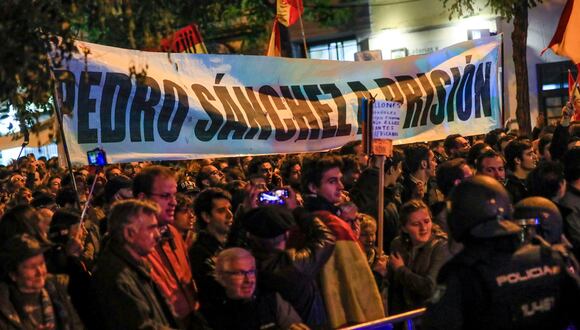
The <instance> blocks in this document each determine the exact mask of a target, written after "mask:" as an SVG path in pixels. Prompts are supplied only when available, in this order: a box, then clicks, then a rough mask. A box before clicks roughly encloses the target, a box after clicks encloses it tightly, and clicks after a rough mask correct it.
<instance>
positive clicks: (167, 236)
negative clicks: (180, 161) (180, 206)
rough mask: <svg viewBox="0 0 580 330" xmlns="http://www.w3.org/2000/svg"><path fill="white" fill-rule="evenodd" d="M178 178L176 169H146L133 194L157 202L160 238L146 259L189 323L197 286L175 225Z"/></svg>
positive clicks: (178, 314) (193, 314)
mask: <svg viewBox="0 0 580 330" xmlns="http://www.w3.org/2000/svg"><path fill="white" fill-rule="evenodd" d="M176 194H177V181H176V179H175V176H174V174H173V172H172V171H171V170H170V169H169V168H168V167H164V166H150V167H147V168H145V169H143V170H142V171H141V172H140V173H139V174H137V175H136V176H135V178H134V180H133V196H135V197H136V198H138V199H141V200H149V201H153V202H155V203H157V204H158V205H159V208H160V212H159V214H158V216H157V219H158V221H159V228H160V232H161V239H160V240H159V242H158V244H157V246H156V247H155V249H154V250H153V252H152V253H151V254H149V255H148V256H147V260H148V261H149V263H150V264H151V278H152V279H153V281H155V283H156V284H157V286H158V287H159V288H160V289H161V291H162V292H163V294H164V295H165V298H166V299H167V301H168V302H169V303H170V304H171V305H172V306H173V310H174V312H175V314H176V315H175V316H176V317H177V319H178V320H179V321H181V322H182V325H184V326H187V325H188V323H190V322H197V321H193V319H192V317H194V318H195V317H196V310H197V307H198V301H197V290H196V287H195V283H194V282H193V278H192V275H191V268H190V266H189V261H188V259H187V247H186V245H185V242H184V240H183V238H182V237H181V235H180V234H179V231H178V230H177V229H176V228H175V226H174V221H175V207H176V206H177V200H176Z"/></svg>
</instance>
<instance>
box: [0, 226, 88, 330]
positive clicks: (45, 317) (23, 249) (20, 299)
mask: <svg viewBox="0 0 580 330" xmlns="http://www.w3.org/2000/svg"><path fill="white" fill-rule="evenodd" d="M47 248H48V247H47V246H46V245H42V244H41V243H40V242H39V241H37V240H36V239H34V238H33V237H32V236H30V235H28V234H20V235H16V236H13V237H11V238H10V239H8V240H6V241H5V242H4V244H3V246H2V247H1V248H0V264H2V265H3V274H2V279H1V281H0V329H82V328H83V325H82V323H81V321H80V319H79V317H78V315H77V312H76V311H75V309H74V308H73V306H72V304H71V302H70V298H69V297H68V294H67V292H66V287H65V286H64V285H63V284H62V283H63V280H62V279H61V280H57V279H56V278H55V277H54V276H52V275H49V274H48V272H47V268H46V263H45V261H44V256H43V253H44V252H45V251H46V249H47Z"/></svg>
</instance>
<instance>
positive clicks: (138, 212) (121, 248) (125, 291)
mask: <svg viewBox="0 0 580 330" xmlns="http://www.w3.org/2000/svg"><path fill="white" fill-rule="evenodd" d="M158 211H159V208H158V207H157V206H156V205H155V204H152V203H150V202H145V201H137V200H133V199H129V200H125V201H121V202H118V204H116V205H114V206H113V209H112V210H111V214H110V216H109V234H110V241H109V242H108V244H107V246H106V247H105V250H104V251H103V254H102V255H101V256H100V257H99V260H98V261H97V266H96V269H95V273H94V276H93V294H94V297H93V298H94V301H95V309H96V311H97V313H98V318H97V320H98V321H100V322H101V324H100V325H99V327H100V328H102V329H142V328H151V329H160V328H175V327H177V323H176V321H175V319H174V316H173V314H172V312H171V308H170V307H169V305H168V304H167V302H166V300H165V299H164V297H163V295H162V293H161V292H160V290H159V289H158V288H157V286H156V285H155V283H154V282H153V280H152V278H151V276H150V271H149V267H148V265H147V264H146V261H145V257H147V256H148V255H149V254H150V253H151V252H152V251H153V250H154V249H155V246H156V245H157V241H158V240H159V238H160V233H159V227H158V224H157V213H158Z"/></svg>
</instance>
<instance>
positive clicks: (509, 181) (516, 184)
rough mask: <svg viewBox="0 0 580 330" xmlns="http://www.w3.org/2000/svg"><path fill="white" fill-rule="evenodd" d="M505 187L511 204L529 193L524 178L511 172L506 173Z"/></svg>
mask: <svg viewBox="0 0 580 330" xmlns="http://www.w3.org/2000/svg"><path fill="white" fill-rule="evenodd" d="M505 189H506V190H507V192H508V193H509V195H510V197H511V199H512V203H513V204H516V203H517V202H519V201H521V200H522V199H524V198H526V197H528V195H529V192H528V187H527V186H526V180H522V179H520V178H518V177H517V176H515V175H513V174H511V173H510V174H508V175H506V178H505Z"/></svg>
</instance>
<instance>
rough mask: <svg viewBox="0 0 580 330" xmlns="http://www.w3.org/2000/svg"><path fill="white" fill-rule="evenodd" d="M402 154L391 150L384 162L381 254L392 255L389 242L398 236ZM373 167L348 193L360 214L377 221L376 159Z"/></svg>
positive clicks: (377, 177)
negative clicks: (382, 252)
mask: <svg viewBox="0 0 580 330" xmlns="http://www.w3.org/2000/svg"><path fill="white" fill-rule="evenodd" d="M403 160H404V155H403V152H402V151H401V150H398V149H395V150H393V156H392V157H389V158H387V159H386V160H385V181H384V182H385V184H384V206H383V221H384V225H383V238H384V243H383V247H384V252H385V253H386V254H389V253H390V252H391V250H390V246H391V241H392V240H393V239H394V238H395V237H397V236H398V235H399V232H400V223H399V211H398V209H399V207H400V206H401V199H400V195H399V192H398V191H397V190H398V189H397V187H396V186H397V181H398V180H399V178H400V177H401V175H402V174H403ZM371 163H372V164H373V166H372V167H369V168H367V169H366V170H364V171H363V173H362V174H361V176H360V178H359V179H358V182H357V183H356V184H355V185H354V188H353V189H352V190H351V193H350V196H351V198H352V201H353V202H354V203H355V204H356V205H357V206H358V209H359V211H360V212H363V213H366V214H369V215H371V216H372V217H373V218H375V219H378V207H379V205H378V198H379V191H378V187H377V183H378V182H379V168H378V165H377V164H376V158H374V159H373V160H371Z"/></svg>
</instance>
